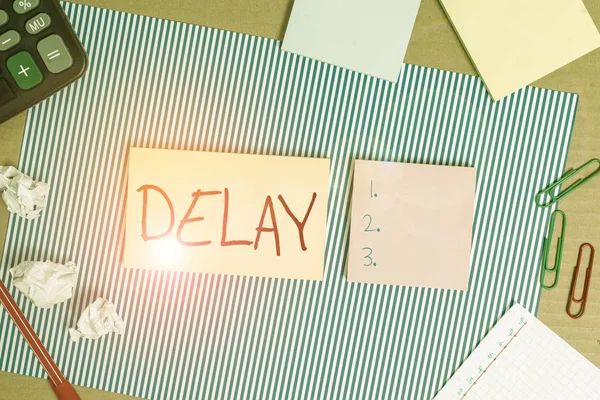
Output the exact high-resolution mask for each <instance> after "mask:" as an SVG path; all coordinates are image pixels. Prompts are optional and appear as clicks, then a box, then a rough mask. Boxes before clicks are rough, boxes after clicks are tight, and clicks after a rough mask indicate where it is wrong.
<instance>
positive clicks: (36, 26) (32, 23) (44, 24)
mask: <svg viewBox="0 0 600 400" xmlns="http://www.w3.org/2000/svg"><path fill="white" fill-rule="evenodd" d="M51 23H52V20H51V19H50V16H49V15H48V14H46V13H41V14H38V15H36V16H35V17H33V18H31V19H30V20H29V21H27V22H26V23H25V29H26V30H27V33H29V34H30V35H35V34H37V33H40V32H41V31H43V30H45V29H46V28H48V27H49V26H50V24H51Z"/></svg>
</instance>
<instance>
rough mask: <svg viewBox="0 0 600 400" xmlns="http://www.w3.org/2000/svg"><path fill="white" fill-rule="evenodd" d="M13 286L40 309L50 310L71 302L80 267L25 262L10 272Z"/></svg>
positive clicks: (68, 264)
mask: <svg viewBox="0 0 600 400" xmlns="http://www.w3.org/2000/svg"><path fill="white" fill-rule="evenodd" d="M9 272H10V274H11V275H12V278H13V284H14V285H15V286H16V287H17V289H19V290H20V291H21V293H23V294H24V295H25V297H27V298H28V299H29V300H31V301H32V302H33V304H35V305H36V307H40V308H50V307H52V306H53V305H55V304H58V303H62V302H63V301H67V300H69V299H70V298H71V297H72V296H73V288H74V287H75V285H76V284H77V274H78V273H79V267H77V265H75V263H72V262H67V263H66V264H65V265H62V264H57V263H53V262H51V261H46V262H41V261H25V262H22V263H21V264H19V265H17V266H16V267H14V268H11V269H10V270H9Z"/></svg>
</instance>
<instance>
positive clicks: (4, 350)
mask: <svg viewBox="0 0 600 400" xmlns="http://www.w3.org/2000/svg"><path fill="white" fill-rule="evenodd" d="M64 7H65V9H66V11H67V13H68V15H69V17H70V18H71V20H72V21H73V24H74V26H75V28H76V30H77V31H78V33H79V36H80V37H81V38H82V39H83V42H84V45H85V48H86V49H87V50H88V52H89V55H90V61H91V65H90V69H89V72H88V74H87V75H86V77H85V78H84V79H82V80H80V81H79V82H77V83H76V84H74V85H72V86H70V87H69V88H67V89H66V90H63V91H62V92H60V93H59V94H57V95H55V96H53V97H52V98H50V99H48V100H47V101H45V102H43V103H42V104H40V105H39V106H37V107H35V108H34V109H32V110H31V111H30V112H29V115H28V118H27V126H26V133H25V139H24V142H23V147H22V151H21V158H20V165H19V167H20V169H22V170H24V171H25V172H27V173H29V174H31V175H33V176H34V177H35V178H37V179H41V180H43V181H46V182H49V183H51V185H52V192H51V197H50V199H49V205H48V209H47V211H46V212H45V214H44V215H43V217H42V218H41V219H39V220H37V221H34V222H28V221H25V220H23V219H18V218H15V217H12V218H11V219H10V224H9V232H8V237H7V241H6V247H5V252H4V258H3V260H2V269H1V270H0V276H1V278H2V280H3V281H4V282H6V283H7V284H8V285H9V286H10V287H11V288H12V293H13V294H14V295H15V297H16V299H17V301H18V303H19V305H20V306H21V307H22V308H23V309H24V311H25V314H26V315H27V317H28V318H29V320H30V321H31V322H32V324H33V326H34V328H35V329H36V331H37V332H39V334H40V335H41V338H42V340H43V342H44V343H45V344H46V345H47V346H48V348H49V351H50V353H51V354H52V355H53V356H54V358H55V359H56V360H57V361H58V364H59V365H60V367H61V368H62V369H63V371H64V372H65V373H66V375H67V376H68V378H69V379H70V380H71V381H72V382H73V383H75V384H78V385H85V386H91V387H95V388H100V389H105V390H111V391H116V392H121V393H127V394H131V395H136V396H141V397H147V398H151V399H213V398H214V399H236V400H237V399H430V398H432V397H433V395H434V394H435V393H436V391H437V390H439V389H440V388H441V387H442V385H443V384H444V382H445V381H446V380H447V379H448V378H449V377H450V376H451V375H452V372H453V371H454V370H455V369H456V368H457V367H458V366H459V365H460V363H461V361H462V360H464V359H465V358H466V357H467V355H468V354H469V352H470V351H471V349H473V348H474V347H475V346H476V344H477V343H478V341H479V340H480V339H481V338H482V337H483V336H484V335H485V333H486V332H487V330H488V329H489V328H490V327H491V326H492V325H493V323H494V322H495V321H496V320H497V318H498V317H499V316H500V315H501V314H503V312H504V311H505V310H507V308H508V307H509V306H510V305H511V304H513V302H515V301H518V302H519V303H521V304H523V305H524V306H525V308H526V309H528V310H529V311H535V310H536V308H537V303H538V299H539V294H540V290H539V285H538V271H539V269H538V267H539V261H540V253H541V250H542V241H543V235H544V231H545V226H546V222H547V220H548V216H549V213H550V212H552V209H548V210H542V209H539V208H536V207H535V206H534V202H533V195H534V193H536V192H537V191H538V190H539V189H540V188H542V187H543V186H544V185H546V184H547V183H548V182H551V181H552V180H554V179H555V178H557V177H558V176H560V175H561V173H562V171H563V169H564V166H565V159H566V155H567V149H568V145H569V140H570V133H571V129H572V124H573V120H574V115H575V110H576V106H577V96H575V95H572V94H567V93H560V92H555V91H549V90H544V89H536V88H532V87H527V88H524V89H522V90H520V91H518V92H517V93H515V94H514V95H512V96H509V97H508V98H506V99H504V100H502V101H500V102H497V103H492V102H491V101H490V98H489V96H488V94H487V93H486V90H485V88H484V86H483V85H482V83H481V81H480V80H479V79H478V78H476V77H472V76H467V75H461V74H457V73H451V72H446V71H440V70H435V69H430V68H423V67H417V66H413V65H405V66H404V68H403V69H402V74H401V77H400V80H399V83H398V84H397V85H393V84H390V83H388V82H385V81H382V80H378V79H373V78H370V77H367V76H365V75H361V74H358V73H354V72H351V71H348V70H344V69H341V68H337V67H333V66H330V65H326V64H323V63H320V62H316V61H313V60H310V59H307V58H303V57H299V56H295V55H292V54H288V53H285V52H282V51H281V50H280V49H279V43H278V42H276V41H273V40H268V39H261V38H257V37H253V36H247V35H241V34H236V33H231V32H225V31H221V30H215V29H209V28H203V27H198V26H193V25H186V24H182V23H175V22H170V21H162V20H157V19H152V18H146V17H140V16H134V15H129V14H125V13H119V12H113V11H107V10H101V9H97V8H91V7H87V6H81V5H74V4H69V3H65V4H64ZM130 146H139V147H152V148H172V149H186V150H190V149H192V150H202V151H219V152H240V153H260V154H277V155H293V156H303V157H330V158H331V177H330V183H331V188H330V197H329V209H328V216H329V217H328V223H327V230H328V232H327V233H328V235H327V247H326V261H325V272H324V279H323V281H322V282H311V281H296V280H283V279H264V278H252V277H238V276H225V275H208V274H192V273H175V272H165V271H163V272H151V271H144V270H131V269H129V270H125V269H123V268H121V266H120V262H119V258H120V254H121V253H122V239H123V232H124V226H123V220H124V215H123V213H124V203H125V197H124V194H125V187H126V182H125V180H124V178H125V173H126V164H127V149H128V148H129V147H130ZM355 158H359V159H372V160H388V161H390V160H391V161H403V162H414V163H431V164H447V165H462V166H475V167H477V169H478V174H477V175H478V178H477V203H476V204H477V207H476V211H475V219H474V231H473V250H472V267H471V277H470V285H469V291H468V292H459V291H450V290H439V289H438V290H433V289H422V288H414V287H396V286H385V285H368V284H358V283H347V282H346V281H345V279H344V266H345V263H346V254H347V245H348V234H349V224H348V221H349V219H348V210H349V196H350V190H351V184H350V182H351V179H350V178H351V172H352V171H351V166H352V160H353V159H355ZM204 173H210V171H198V175H199V176H202V174H204ZM431 251H435V249H431ZM46 258H51V259H53V260H55V261H66V260H73V261H75V262H76V263H77V264H79V265H80V266H81V275H80V277H79V282H78V287H77V292H76V294H75V296H74V298H73V299H72V300H71V301H69V302H67V303H65V304H61V305H58V306H56V307H54V308H52V309H51V310H47V311H45V310H39V309H35V308H34V307H32V305H31V303H30V302H28V301H27V300H26V299H25V298H24V297H23V296H21V295H20V294H19V293H17V292H16V290H15V289H14V287H12V285H11V280H10V277H9V274H8V268H9V267H12V266H14V265H15V264H17V263H18V262H20V261H22V260H25V259H36V260H38V259H46ZM413 267H414V268H419V266H418V265H414V266H413ZM97 296H105V297H107V298H109V299H111V300H113V301H114V302H115V303H116V304H117V307H118V311H119V313H120V315H121V316H123V318H124V319H125V320H126V322H127V330H126V333H125V335H123V336H116V335H111V336H108V337H104V338H102V339H101V340H99V341H97V342H90V341H85V340H84V341H81V342H79V343H77V344H74V343H71V342H70V341H69V339H68V336H67V329H66V328H67V327H69V326H73V325H74V323H75V321H76V319H77V317H78V316H79V315H80V313H81V312H82V311H83V309H84V308H85V307H86V306H87V305H88V304H89V303H90V302H91V301H93V299H94V298H96V297H97ZM0 324H1V325H0V343H1V346H0V367H1V369H2V370H5V371H12V372H18V373H22V374H27V375H33V376H38V377H42V376H44V373H43V371H42V369H41V367H40V365H39V364H38V363H37V362H36V361H35V359H34V357H33V355H32V353H31V352H30V350H29V349H28V348H27V346H26V344H25V342H24V341H23V340H22V339H21V337H20V336H19V335H18V332H17V331H16V329H15V327H14V326H13V324H12V323H10V322H9V319H8V316H7V314H6V313H5V312H2V313H1V314H0Z"/></svg>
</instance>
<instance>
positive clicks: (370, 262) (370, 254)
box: [362, 247, 377, 267]
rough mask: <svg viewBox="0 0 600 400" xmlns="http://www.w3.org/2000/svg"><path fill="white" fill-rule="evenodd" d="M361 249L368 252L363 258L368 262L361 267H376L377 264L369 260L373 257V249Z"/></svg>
mask: <svg viewBox="0 0 600 400" xmlns="http://www.w3.org/2000/svg"><path fill="white" fill-rule="evenodd" d="M362 249H363V251H364V250H366V251H367V252H368V254H367V255H366V256H365V258H366V259H368V260H369V263H368V264H363V265H364V266H365V267H370V266H371V265H372V266H374V267H376V266H377V263H376V262H373V259H372V258H371V256H372V255H373V249H371V248H370V247H363V248H362Z"/></svg>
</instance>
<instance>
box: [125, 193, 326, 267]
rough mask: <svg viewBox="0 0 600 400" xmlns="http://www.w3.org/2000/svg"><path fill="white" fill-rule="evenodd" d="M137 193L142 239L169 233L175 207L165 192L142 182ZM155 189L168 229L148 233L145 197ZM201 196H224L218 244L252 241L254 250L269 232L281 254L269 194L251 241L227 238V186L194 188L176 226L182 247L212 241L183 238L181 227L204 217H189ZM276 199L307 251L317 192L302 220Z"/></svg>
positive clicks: (304, 249)
mask: <svg viewBox="0 0 600 400" xmlns="http://www.w3.org/2000/svg"><path fill="white" fill-rule="evenodd" d="M137 191H138V192H142V193H143V196H144V197H143V205H142V238H143V239H144V240H145V241H149V240H158V239H162V238H164V237H166V236H167V235H169V234H170V233H171V232H172V231H173V228H174V227H175V209H174V207H173V203H172V201H171V199H170V198H169V196H168V195H167V193H166V192H165V191H164V190H163V189H161V188H160V187H158V186H154V185H143V186H141V187H140V188H139V189H138V190H137ZM151 192H154V193H157V194H159V195H160V196H162V198H163V199H164V201H165V202H166V205H167V207H168V210H169V214H170V217H169V218H170V222H169V226H168V228H167V229H166V230H165V231H164V232H161V233H153V234H149V233H148V228H147V219H148V198H149V193H151ZM204 196H223V219H222V221H223V222H222V229H221V246H223V247H226V246H250V245H252V244H253V243H254V250H256V249H258V246H259V243H260V238H261V235H262V234H263V233H272V234H273V236H274V238H275V253H276V254H277V256H280V255H281V246H280V239H279V229H278V228H277V216H276V213H275V206H274V204H273V199H272V197H271V196H267V197H266V198H265V204H264V207H263V209H262V212H261V213H260V217H258V218H257V226H256V236H255V237H254V241H252V240H229V239H228V238H227V225H228V221H229V189H228V188H224V189H223V191H219V190H213V191H202V190H197V191H195V192H194V193H192V196H191V197H192V201H191V204H190V206H189V208H188V209H187V211H186V213H185V215H184V216H183V218H182V219H181V220H180V221H179V223H178V228H177V241H178V242H179V244H181V245H182V246H208V245H210V244H211V243H212V241H210V240H195V241H192V240H191V239H186V238H184V237H183V236H184V235H183V230H184V228H185V226H186V225H187V224H190V223H197V222H200V221H202V220H204V219H205V217H203V216H196V217H192V214H194V212H195V210H196V208H197V203H198V201H199V200H200V199H201V198H202V197H204ZM277 199H278V200H279V202H280V203H281V206H282V208H283V210H285V213H286V214H287V216H288V217H289V218H291V219H292V221H293V222H294V224H295V225H296V227H297V228H298V236H299V241H300V248H301V249H302V251H306V250H307V247H306V242H305V240H304V227H305V226H306V222H307V221H308V218H309V217H310V212H311V211H312V208H313V205H314V204H315V200H316V199H317V194H316V193H314V192H313V193H312V196H311V199H310V204H309V205H308V209H307V210H306V212H305V214H304V217H302V220H299V219H298V217H296V215H295V214H294V213H293V212H292V210H291V209H290V207H289V206H288V204H287V203H286V201H285V199H284V198H283V196H282V195H279V196H277ZM267 214H268V216H269V218H270V226H268V227H267V226H266V223H267V222H266V221H265V218H266V217H267Z"/></svg>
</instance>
